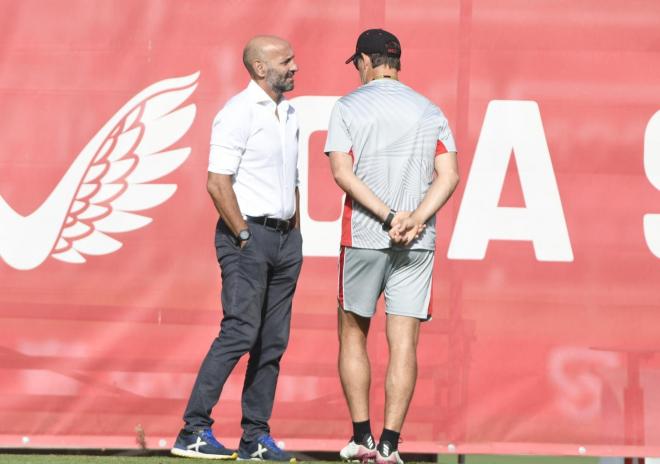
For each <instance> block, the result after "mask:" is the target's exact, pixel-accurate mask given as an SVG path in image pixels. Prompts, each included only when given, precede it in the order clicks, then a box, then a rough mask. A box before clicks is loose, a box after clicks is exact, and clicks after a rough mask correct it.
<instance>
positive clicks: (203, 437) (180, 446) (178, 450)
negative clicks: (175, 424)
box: [170, 428, 237, 459]
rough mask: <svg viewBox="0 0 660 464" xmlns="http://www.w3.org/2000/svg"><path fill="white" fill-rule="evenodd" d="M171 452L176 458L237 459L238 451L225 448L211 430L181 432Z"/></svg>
mask: <svg viewBox="0 0 660 464" xmlns="http://www.w3.org/2000/svg"><path fill="white" fill-rule="evenodd" d="M170 452H171V453H172V454H173V455H175V456H182V457H185V458H201V459H236V456H237V454H236V451H233V450H230V449H228V448H225V447H224V446H223V444H222V443H220V442H219V441H218V440H216V438H215V437H214V436H213V432H211V429H210V428H206V429H201V430H197V431H195V432H188V431H187V430H181V431H180V432H179V435H178V436H177V437H176V441H175V442H174V447H173V448H172V449H171V450H170Z"/></svg>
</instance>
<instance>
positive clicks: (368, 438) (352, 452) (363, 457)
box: [339, 433, 376, 463]
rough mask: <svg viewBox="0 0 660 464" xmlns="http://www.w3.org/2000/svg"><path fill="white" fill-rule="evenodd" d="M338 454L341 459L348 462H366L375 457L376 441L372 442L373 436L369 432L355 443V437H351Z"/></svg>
mask: <svg viewBox="0 0 660 464" xmlns="http://www.w3.org/2000/svg"><path fill="white" fill-rule="evenodd" d="M339 456H340V457H341V459H342V461H348V462H356V461H359V462H362V463H366V462H368V461H373V460H374V459H376V443H375V442H374V437H373V436H372V435H371V434H370V433H368V434H365V435H364V437H362V440H361V441H360V442H359V443H356V442H355V439H354V438H351V441H349V442H348V445H346V446H344V447H343V448H342V450H341V451H340V452H339Z"/></svg>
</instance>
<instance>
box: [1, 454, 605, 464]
mask: <svg viewBox="0 0 660 464" xmlns="http://www.w3.org/2000/svg"><path fill="white" fill-rule="evenodd" d="M204 462H218V461H205V460H201V459H186V458H175V457H170V456H85V455H61V454H0V464H202V463H204ZM304 462H305V463H306V464H328V463H331V462H333V461H304ZM597 462H598V458H593V457H584V458H580V457H543V456H467V457H466V459H465V464H597ZM456 463H457V459H456V456H451V455H441V456H439V458H438V460H437V461H436V464H456ZM406 464H416V463H414V462H406Z"/></svg>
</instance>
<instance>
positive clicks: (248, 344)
mask: <svg viewBox="0 0 660 464" xmlns="http://www.w3.org/2000/svg"><path fill="white" fill-rule="evenodd" d="M258 336H259V326H257V325H255V324H252V323H249V322H245V321H238V320H231V319H229V320H228V319H223V320H222V323H221V324H220V334H219V335H218V337H217V338H216V339H215V343H219V344H223V345H225V346H227V347H229V346H230V347H231V349H232V351H235V352H238V353H239V354H241V355H243V354H245V353H247V352H249V351H250V350H251V349H252V347H253V346H254V345H255V343H256V342H257V337H258Z"/></svg>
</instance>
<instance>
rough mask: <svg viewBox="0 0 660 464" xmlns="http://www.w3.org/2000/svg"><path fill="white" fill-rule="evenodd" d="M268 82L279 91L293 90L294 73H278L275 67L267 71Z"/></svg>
mask: <svg viewBox="0 0 660 464" xmlns="http://www.w3.org/2000/svg"><path fill="white" fill-rule="evenodd" d="M266 82H267V83H268V85H269V86H270V88H272V89H273V90H275V91H276V92H278V93H284V92H288V91H290V90H293V73H292V72H286V73H278V72H277V71H275V70H274V69H268V71H266Z"/></svg>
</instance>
